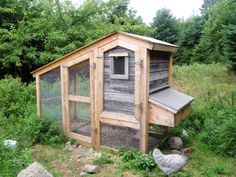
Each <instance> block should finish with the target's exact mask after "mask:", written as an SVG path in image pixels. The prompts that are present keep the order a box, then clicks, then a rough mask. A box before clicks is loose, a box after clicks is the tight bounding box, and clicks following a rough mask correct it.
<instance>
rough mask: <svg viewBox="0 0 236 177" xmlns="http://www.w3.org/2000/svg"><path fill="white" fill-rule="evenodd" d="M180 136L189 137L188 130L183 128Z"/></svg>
mask: <svg viewBox="0 0 236 177" xmlns="http://www.w3.org/2000/svg"><path fill="white" fill-rule="evenodd" d="M180 136H181V138H188V132H187V130H185V129H182V131H181V135H180Z"/></svg>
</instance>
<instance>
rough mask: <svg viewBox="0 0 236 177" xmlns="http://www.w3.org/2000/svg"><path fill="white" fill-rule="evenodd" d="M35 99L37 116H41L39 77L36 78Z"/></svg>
mask: <svg viewBox="0 0 236 177" xmlns="http://www.w3.org/2000/svg"><path fill="white" fill-rule="evenodd" d="M35 79H36V97H37V98H36V99H37V115H38V116H41V112H42V104H41V94H40V76H36V78H35Z"/></svg>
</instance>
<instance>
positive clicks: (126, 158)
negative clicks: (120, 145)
mask: <svg viewBox="0 0 236 177" xmlns="http://www.w3.org/2000/svg"><path fill="white" fill-rule="evenodd" d="M119 154H120V156H121V160H122V162H123V164H122V167H123V168H125V169H134V170H141V171H152V170H154V169H155V168H156V163H155V161H154V159H153V157H152V156H151V155H148V154H142V153H141V152H139V151H137V150H127V151H125V150H124V149H121V150H120V151H119Z"/></svg>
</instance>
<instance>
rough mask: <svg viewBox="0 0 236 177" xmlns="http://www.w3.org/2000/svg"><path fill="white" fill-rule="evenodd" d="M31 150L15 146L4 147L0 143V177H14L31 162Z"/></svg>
mask: <svg viewBox="0 0 236 177" xmlns="http://www.w3.org/2000/svg"><path fill="white" fill-rule="evenodd" d="M31 153H32V152H31V150H30V149H28V148H22V147H21V146H17V147H15V148H8V147H5V146H4V145H3V144H2V142H1V143H0V162H1V165H0V176H4V177H15V176H16V174H17V173H18V172H19V171H20V170H21V169H23V168H25V167H26V166H27V165H28V164H29V163H31V162H32V160H33V159H32V154H31Z"/></svg>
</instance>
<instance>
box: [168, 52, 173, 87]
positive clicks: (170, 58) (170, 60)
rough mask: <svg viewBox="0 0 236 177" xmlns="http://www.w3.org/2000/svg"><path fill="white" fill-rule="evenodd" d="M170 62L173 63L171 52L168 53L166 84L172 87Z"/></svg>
mask: <svg viewBox="0 0 236 177" xmlns="http://www.w3.org/2000/svg"><path fill="white" fill-rule="evenodd" d="M172 64H173V54H170V57H169V63H168V84H169V85H170V86H171V87H172V85H173V83H172Z"/></svg>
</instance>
